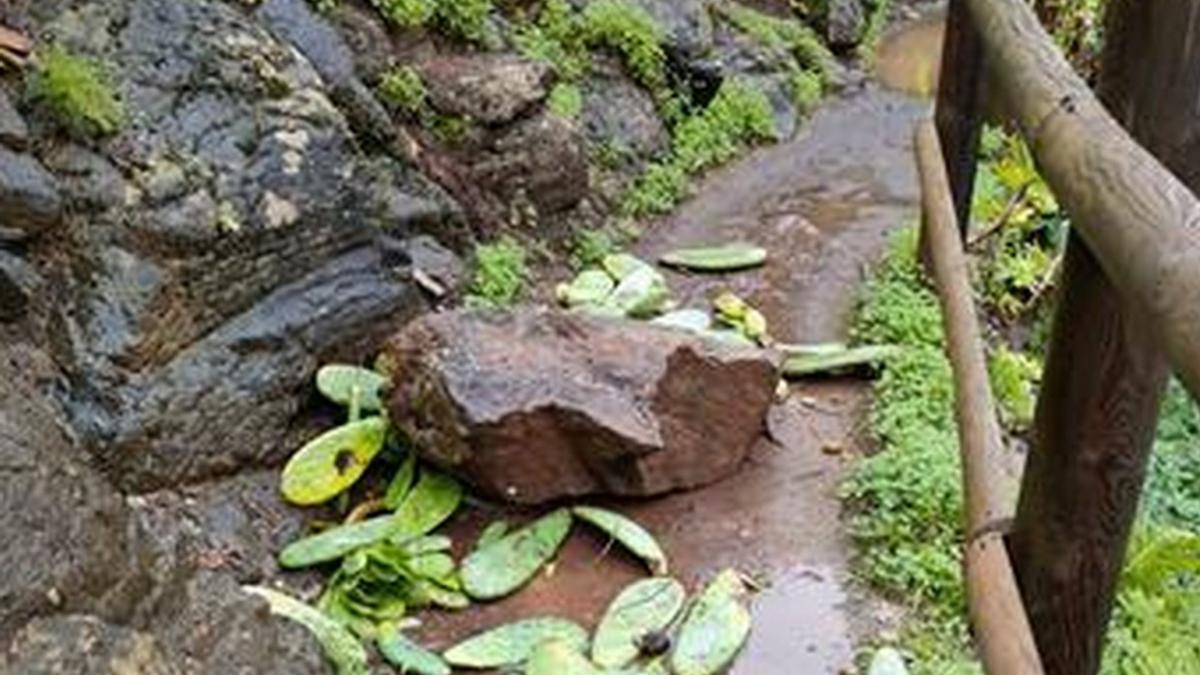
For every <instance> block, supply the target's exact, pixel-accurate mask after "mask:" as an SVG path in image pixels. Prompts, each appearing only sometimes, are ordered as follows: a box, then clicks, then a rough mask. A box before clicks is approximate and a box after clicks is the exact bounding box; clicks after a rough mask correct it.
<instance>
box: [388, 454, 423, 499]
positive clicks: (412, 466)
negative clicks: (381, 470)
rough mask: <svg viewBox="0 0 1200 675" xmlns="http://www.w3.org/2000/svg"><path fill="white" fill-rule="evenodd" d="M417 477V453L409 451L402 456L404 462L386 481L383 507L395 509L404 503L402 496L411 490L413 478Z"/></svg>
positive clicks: (405, 495)
mask: <svg viewBox="0 0 1200 675" xmlns="http://www.w3.org/2000/svg"><path fill="white" fill-rule="evenodd" d="M416 477H417V453H415V452H410V453H408V456H407V457H405V458H404V463H403V464H401V465H400V468H399V469H397V470H396V475H395V476H393V477H392V481H391V482H390V483H388V487H387V491H386V492H384V493H383V506H384V508H386V509H388V510H391V511H395V510H396V509H398V508H400V505H401V504H403V503H404V498H405V497H407V496H408V493H409V491H410V490H412V486H413V480H415V479H416Z"/></svg>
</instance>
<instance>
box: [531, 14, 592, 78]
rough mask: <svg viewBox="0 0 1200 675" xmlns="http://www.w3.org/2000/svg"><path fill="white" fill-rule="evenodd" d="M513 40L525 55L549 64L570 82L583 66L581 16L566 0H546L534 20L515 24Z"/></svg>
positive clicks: (583, 48)
mask: <svg viewBox="0 0 1200 675" xmlns="http://www.w3.org/2000/svg"><path fill="white" fill-rule="evenodd" d="M513 41H514V42H515V44H516V47H517V50H518V51H520V52H521V54H522V55H524V56H525V57H527V58H531V59H536V60H539V61H542V62H545V63H547V64H549V65H550V66H551V67H552V68H554V71H555V72H556V73H557V74H558V76H559V78H560V79H562V80H563V81H565V82H574V81H576V80H578V79H579V78H580V77H582V76H583V74H584V71H585V70H586V69H587V64H588V53H587V45H586V44H585V43H584V35H583V20H582V18H581V17H580V16H579V15H578V13H576V12H575V10H573V9H572V8H571V5H570V4H568V3H567V0H547V2H546V3H545V4H544V5H543V6H542V10H541V12H540V13H539V14H538V18H537V22H536V23H529V24H524V25H521V26H518V28H517V30H516V32H515V34H514V36H513Z"/></svg>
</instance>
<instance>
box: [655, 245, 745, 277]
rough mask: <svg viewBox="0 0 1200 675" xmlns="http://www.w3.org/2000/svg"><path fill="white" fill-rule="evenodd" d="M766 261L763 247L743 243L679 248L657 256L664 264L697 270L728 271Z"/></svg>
mask: <svg viewBox="0 0 1200 675" xmlns="http://www.w3.org/2000/svg"><path fill="white" fill-rule="evenodd" d="M766 261H767V250H766V249H765V248H762V247H760V246H754V245H752V244H745V243H732V244H723V245H721V246H712V247H707V248H687V249H680V250H678V251H671V252H670V253H667V254H666V255H664V256H662V257H661V258H659V262H661V263H662V264H664V265H670V266H671V267H682V268H684V269H689V270H696V271H699V272H730V271H734V270H742V269H747V268H750V267H758V266H759V265H762V264H763V263H765V262H766Z"/></svg>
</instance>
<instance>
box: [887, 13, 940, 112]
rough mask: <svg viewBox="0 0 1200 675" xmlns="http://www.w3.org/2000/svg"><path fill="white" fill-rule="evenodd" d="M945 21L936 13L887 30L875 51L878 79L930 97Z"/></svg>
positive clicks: (899, 88)
mask: <svg viewBox="0 0 1200 675" xmlns="http://www.w3.org/2000/svg"><path fill="white" fill-rule="evenodd" d="M945 24H946V20H945V17H944V15H942V14H940V13H939V14H934V15H930V16H926V17H923V18H921V19H918V20H917V21H915V22H913V23H910V24H906V25H904V26H899V27H897V28H895V29H893V30H892V31H890V32H888V33H887V34H886V35H885V36H884V37H883V40H881V41H880V45H879V50H878V52H876V55H875V73H876V76H877V77H878V78H879V81H880V82H882V83H883V84H884V85H886V86H888V87H891V88H892V89H896V90H899V91H904V92H908V93H910V94H916V95H918V96H925V97H932V96H933V94H934V92H935V91H937V83H938V72H939V71H940V69H941V63H942V40H943V36H944V35H945Z"/></svg>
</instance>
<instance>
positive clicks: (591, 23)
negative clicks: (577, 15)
mask: <svg viewBox="0 0 1200 675" xmlns="http://www.w3.org/2000/svg"><path fill="white" fill-rule="evenodd" d="M583 34H584V40H585V41H586V43H587V44H588V45H590V46H593V47H603V48H607V49H611V50H612V51H614V52H616V53H617V54H619V55H620V56H621V59H622V61H623V62H624V64H625V68H626V69H627V70H628V71H629V74H630V75H631V76H632V77H633V78H634V79H635V80H637V81H638V82H640V83H641V84H642V85H643V86H645V87H646V88H647V89H649V90H650V91H652V92H655V93H659V94H661V93H662V92H664V91H665V90H666V88H667V75H666V64H667V57H666V54H665V52H663V49H662V42H663V31H662V29H661V28H660V27H659V26H658V24H657V23H655V21H654V18H653V17H651V16H650V15H649V14H648V13H647V12H646V10H644V9H642V8H641V7H638V6H637V5H634V4H632V3H629V2H626V1H625V0H596V1H595V2H592V3H589V4H588V6H587V8H586V9H584V11H583Z"/></svg>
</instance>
